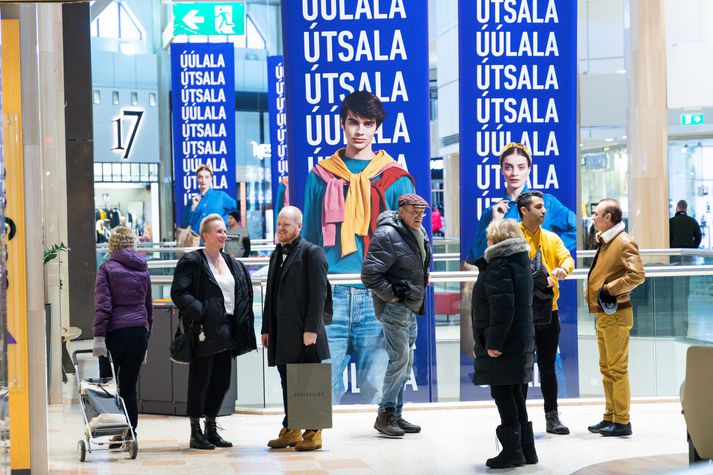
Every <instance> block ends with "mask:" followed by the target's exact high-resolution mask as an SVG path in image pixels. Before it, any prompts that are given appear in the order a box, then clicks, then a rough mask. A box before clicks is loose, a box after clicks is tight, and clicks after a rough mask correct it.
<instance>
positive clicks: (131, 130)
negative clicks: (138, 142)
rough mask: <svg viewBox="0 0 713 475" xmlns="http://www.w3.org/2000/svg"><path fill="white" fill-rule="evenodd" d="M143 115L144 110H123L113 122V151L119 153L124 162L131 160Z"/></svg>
mask: <svg viewBox="0 0 713 475" xmlns="http://www.w3.org/2000/svg"><path fill="white" fill-rule="evenodd" d="M143 115H144V111H143V110H129V109H122V110H121V113H120V114H119V116H118V117H115V118H114V120H113V121H112V124H113V125H114V145H113V146H112V147H111V149H112V150H113V151H114V152H117V153H119V154H120V155H121V158H122V159H123V160H128V159H129V155H130V154H131V150H132V147H133V145H134V140H135V139H136V133H137V132H138V130H139V125H140V124H141V118H142V117H143Z"/></svg>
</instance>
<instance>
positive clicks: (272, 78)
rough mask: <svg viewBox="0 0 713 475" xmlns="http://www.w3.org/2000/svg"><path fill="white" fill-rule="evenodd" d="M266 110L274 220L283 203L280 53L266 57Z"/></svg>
mask: <svg viewBox="0 0 713 475" xmlns="http://www.w3.org/2000/svg"><path fill="white" fill-rule="evenodd" d="M267 110H268V116H269V127H270V151H271V153H270V155H271V159H270V171H271V174H272V177H271V178H272V179H271V185H272V209H273V210H274V211H275V222H277V215H278V213H279V212H280V210H281V209H282V207H283V206H284V205H285V197H286V196H285V193H286V191H287V169H288V167H287V104H286V102H285V65H284V61H283V58H282V56H268V58H267Z"/></svg>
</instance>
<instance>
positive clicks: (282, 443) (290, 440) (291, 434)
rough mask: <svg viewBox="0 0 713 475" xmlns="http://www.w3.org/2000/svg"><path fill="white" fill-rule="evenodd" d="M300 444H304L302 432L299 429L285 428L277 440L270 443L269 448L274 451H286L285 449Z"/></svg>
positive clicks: (281, 430)
mask: <svg viewBox="0 0 713 475" xmlns="http://www.w3.org/2000/svg"><path fill="white" fill-rule="evenodd" d="M299 442H302V432H301V431H300V430H299V429H288V428H286V427H283V428H282V429H280V435H279V436H278V437H277V439H272V440H271V441H269V442H268V443H267V446H268V447H270V448H272V449H284V448H285V447H294V446H295V445H297V444H298V443H299Z"/></svg>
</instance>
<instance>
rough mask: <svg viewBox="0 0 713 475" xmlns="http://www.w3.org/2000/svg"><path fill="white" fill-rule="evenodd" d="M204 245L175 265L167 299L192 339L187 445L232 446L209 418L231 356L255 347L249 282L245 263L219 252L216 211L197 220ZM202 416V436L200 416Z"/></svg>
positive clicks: (221, 227)
mask: <svg viewBox="0 0 713 475" xmlns="http://www.w3.org/2000/svg"><path fill="white" fill-rule="evenodd" d="M200 231H201V233H200V235H201V239H203V242H204V243H205V248H204V249H200V250H198V251H193V252H190V253H188V254H186V255H185V256H183V257H182V258H181V259H180V260H179V261H178V264H177V265H176V271H175V273H174V275H173V285H172V286H171V299H172V300H173V303H174V304H176V307H178V310H179V311H180V312H181V320H182V322H183V326H184V329H187V331H188V332H192V334H193V336H194V338H195V340H194V341H195V346H194V348H193V359H192V360H191V362H190V364H189V370H188V411H187V412H188V416H189V417H190V419H191V441H190V447H191V448H194V449H204V450H209V449H214V448H215V447H232V444H231V443H230V442H228V441H226V440H224V439H223V438H222V437H221V436H220V435H219V434H218V432H217V429H216V422H215V418H216V416H217V415H218V411H219V409H220V406H221V405H222V404H223V399H224V398H225V394H226V393H227V392H228V388H229V387H230V372H231V368H232V358H234V357H236V356H238V355H242V354H244V353H247V352H248V351H250V350H254V349H256V348H257V342H256V339H255V330H254V321H255V317H254V315H253V310H252V304H253V293H252V282H251V281H250V276H249V274H248V272H247V270H246V269H245V266H244V265H243V264H242V263H240V262H238V261H237V260H235V259H233V258H231V257H230V256H229V255H227V254H225V253H224V252H223V247H224V246H225V241H226V239H227V234H226V229H225V222H224V221H223V218H222V217H221V216H220V215H219V214H210V215H208V216H206V217H205V218H204V219H203V221H201V227H200ZM203 416H205V434H203V432H202V431H201V426H200V418H201V417H203Z"/></svg>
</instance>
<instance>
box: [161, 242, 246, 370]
mask: <svg viewBox="0 0 713 475" xmlns="http://www.w3.org/2000/svg"><path fill="white" fill-rule="evenodd" d="M220 254H221V256H222V257H223V259H224V260H225V262H226V264H227V265H228V269H230V272H231V274H233V279H235V309H234V310H233V315H232V317H229V316H228V315H227V314H226V313H225V302H224V300H223V292H222V291H221V290H220V286H219V285H218V282H217V281H216V280H215V277H213V273H212V272H211V271H210V267H209V266H208V261H207V259H206V256H205V254H204V252H203V249H199V250H197V251H193V252H189V253H188V254H186V255H184V256H183V257H181V259H179V261H178V264H176V271H175V272H174V274H173V283H172V284H171V300H173V303H174V304H175V305H176V307H178V310H179V312H180V314H181V319H182V321H183V323H184V328H185V326H187V327H189V328H192V329H193V334H194V338H195V342H196V346H195V349H194V353H193V357H194V358H202V357H204V356H210V355H213V354H215V353H220V352H221V351H226V350H229V351H231V352H232V354H233V357H235V356H238V355H242V354H244V353H247V352H248V351H251V350H254V349H256V348H257V341H256V338H255V315H254V314H253V287H252V282H251V280H250V275H249V274H248V272H247V269H246V268H245V266H244V265H243V263H242V262H239V261H237V260H235V259H233V258H232V257H230V256H229V255H227V254H225V253H224V252H221V253H220ZM200 329H202V330H203V333H204V335H205V340H204V341H200V339H198V334H199V332H200Z"/></svg>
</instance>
